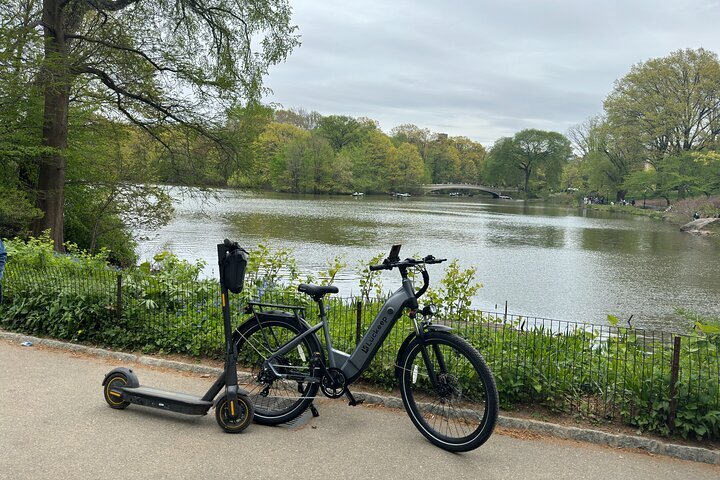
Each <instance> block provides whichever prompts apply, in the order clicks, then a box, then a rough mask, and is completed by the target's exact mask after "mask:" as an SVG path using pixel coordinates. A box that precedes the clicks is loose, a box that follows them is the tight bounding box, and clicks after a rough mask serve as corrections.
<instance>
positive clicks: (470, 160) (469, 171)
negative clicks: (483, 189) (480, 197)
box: [450, 137, 487, 183]
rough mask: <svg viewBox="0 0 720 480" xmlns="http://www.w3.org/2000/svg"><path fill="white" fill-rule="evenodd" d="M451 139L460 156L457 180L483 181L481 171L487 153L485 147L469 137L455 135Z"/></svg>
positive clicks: (466, 181)
mask: <svg viewBox="0 0 720 480" xmlns="http://www.w3.org/2000/svg"><path fill="white" fill-rule="evenodd" d="M450 141H451V142H452V144H453V146H454V147H455V150H457V152H458V155H459V157H460V166H459V170H460V171H459V176H458V177H457V178H455V180H456V181H459V182H463V183H482V182H481V181H480V172H481V171H482V163H483V161H484V160H485V155H486V154H487V152H486V151H485V147H483V146H482V145H481V144H480V143H477V142H473V141H472V140H470V139H469V138H467V137H453V138H451V139H450Z"/></svg>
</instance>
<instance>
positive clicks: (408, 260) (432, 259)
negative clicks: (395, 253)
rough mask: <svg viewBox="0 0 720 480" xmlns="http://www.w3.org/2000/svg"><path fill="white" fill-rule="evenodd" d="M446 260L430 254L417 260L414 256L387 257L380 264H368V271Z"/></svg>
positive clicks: (429, 263)
mask: <svg viewBox="0 0 720 480" xmlns="http://www.w3.org/2000/svg"><path fill="white" fill-rule="evenodd" d="M445 261H447V258H435V257H433V256H432V255H428V256H426V257H425V258H423V259H422V260H418V259H416V258H406V259H405V260H401V261H395V262H393V261H390V260H388V259H387V258H386V259H385V261H383V263H382V264H380V265H370V271H372V272H374V271H377V270H392V269H393V268H401V267H405V268H407V267H414V266H416V265H426V264H427V265H431V264H434V263H442V262H445Z"/></svg>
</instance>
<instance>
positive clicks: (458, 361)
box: [400, 332, 499, 452]
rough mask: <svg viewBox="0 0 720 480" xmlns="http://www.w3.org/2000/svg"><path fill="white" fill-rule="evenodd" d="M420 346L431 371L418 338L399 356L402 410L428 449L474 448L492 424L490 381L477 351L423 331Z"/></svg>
mask: <svg viewBox="0 0 720 480" xmlns="http://www.w3.org/2000/svg"><path fill="white" fill-rule="evenodd" d="M425 344H426V349H427V353H428V360H429V364H430V367H431V368H428V365H427V363H426V361H425V359H424V357H423V354H422V348H421V345H420V342H419V340H418V338H415V339H413V340H412V341H411V342H410V343H409V344H408V346H407V348H406V349H405V352H404V353H403V354H402V356H401V360H400V393H401V395H402V399H403V403H404V404H405V409H406V410H407V412H408V415H409V416H410V419H411V420H412V421H413V423H414V424H415V426H416V427H417V429H418V430H420V432H421V433H422V434H423V435H425V437H426V438H427V439H428V440H430V441H431V442H432V443H433V444H434V445H436V446H438V447H440V448H443V449H445V450H448V451H451V452H466V451H469V450H474V449H476V448H478V447H479V446H480V445H482V444H483V443H485V442H486V441H487V439H488V438H490V435H491V434H492V432H493V429H494V428H495V423H496V422H497V415H498V403H499V401H498V394H497V388H496V386H495V379H494V378H493V376H492V374H491V373H490V369H489V368H488V367H487V365H486V364H485V360H484V359H483V358H482V356H481V355H480V353H478V351H477V350H475V348H473V347H472V346H471V345H470V344H469V343H468V342H466V341H465V340H464V339H462V338H460V337H458V336H457V335H453V334H449V333H444V332H428V333H426V334H425ZM430 372H432V375H433V376H434V378H435V386H433V384H432V382H431V379H430V376H431V373H430Z"/></svg>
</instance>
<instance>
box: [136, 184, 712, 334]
mask: <svg viewBox="0 0 720 480" xmlns="http://www.w3.org/2000/svg"><path fill="white" fill-rule="evenodd" d="M216 193H217V199H216V200H215V201H206V200H199V199H193V198H189V197H186V198H179V199H178V201H177V204H176V217H175V219H174V220H173V221H172V222H171V223H170V224H169V225H168V226H166V227H164V228H163V229H161V230H159V231H156V232H140V234H141V235H142V236H143V237H145V238H144V239H143V240H142V241H141V242H140V245H139V254H140V255H141V257H142V258H150V257H151V256H152V255H153V254H154V253H157V252H159V251H162V250H170V251H172V252H174V253H176V254H177V255H178V256H180V257H181V258H185V259H188V260H195V259H202V260H205V261H206V262H207V266H206V268H205V271H204V274H205V275H208V276H214V275H216V272H217V267H216V263H217V253H216V249H215V244H216V243H218V242H219V241H222V239H223V238H225V237H227V238H231V239H233V240H237V241H239V242H240V244H241V245H244V246H246V248H248V249H249V248H252V247H253V246H255V245H257V244H258V243H262V242H264V243H267V244H268V245H269V246H271V247H273V248H280V247H283V248H290V249H292V250H293V251H294V252H295V258H296V259H297V263H298V265H299V267H300V270H301V272H312V273H314V274H316V273H317V272H318V271H320V270H323V269H325V268H326V266H327V264H328V261H329V260H331V259H332V258H334V257H335V256H338V255H339V256H341V257H343V258H344V260H345V261H346V262H347V263H348V264H349V266H348V267H346V269H345V270H344V271H341V273H340V274H339V275H338V277H337V278H336V282H335V284H336V285H337V286H338V287H339V288H340V290H341V292H340V293H341V295H350V294H351V293H357V292H358V291H359V287H358V281H357V280H358V274H357V270H358V268H360V265H361V264H362V265H366V264H367V263H368V262H369V259H370V258H372V257H373V256H375V255H376V254H379V253H387V252H388V251H389V249H390V246H391V245H393V244H395V243H401V244H403V251H402V253H401V256H402V257H403V258H404V257H405V256H425V255H427V254H432V255H435V256H436V257H446V258H449V259H454V258H457V259H459V260H460V265H461V267H463V268H469V267H475V268H476V269H477V280H478V281H479V282H480V283H482V284H483V288H482V289H480V291H479V293H478V295H477V298H475V299H474V302H473V304H474V306H475V307H476V308H480V309H482V310H493V311H495V310H497V311H502V310H504V306H505V302H506V301H507V303H508V312H509V313H514V314H521V315H531V316H539V317H547V318H554V319H560V320H568V321H587V322H592V323H605V322H606V318H607V315H608V314H612V315H616V316H617V317H619V318H621V319H627V318H628V317H630V315H633V322H632V323H633V325H634V326H637V327H644V328H655V329H664V330H678V329H685V328H687V326H688V325H691V322H689V321H688V320H682V319H681V317H679V316H678V315H677V314H676V313H675V309H676V308H677V307H682V308H686V309H689V310H692V311H694V312H697V313H700V314H704V315H714V316H720V306H719V304H718V298H720V261H718V259H719V258H720V242H718V241H717V240H713V239H710V238H706V237H697V236H692V235H689V234H685V233H681V232H680V231H679V228H678V227H677V226H674V225H669V224H666V223H664V222H660V221H657V220H650V219H647V218H645V217H640V216H637V217H635V216H629V215H622V214H609V213H604V212H594V211H585V210H583V209H578V208H568V207H555V206H547V205H543V204H534V203H526V202H522V201H515V200H494V199H489V198H487V197H480V196H475V197H449V196H439V195H431V196H420V197H410V198H402V199H394V198H392V197H390V196H365V197H352V196H314V195H289V194H278V193H249V192H240V191H235V190H218V191H216ZM444 265H445V264H443V265H438V266H431V267H429V271H430V275H431V279H433V280H434V281H435V282H439V280H440V278H441V276H442V273H441V272H442V271H443V270H444ZM382 279H383V285H384V286H385V289H386V290H391V289H393V290H394V289H395V288H396V286H397V285H398V284H399V275H398V274H397V272H385V273H383V274H382ZM435 284H437V283H435Z"/></svg>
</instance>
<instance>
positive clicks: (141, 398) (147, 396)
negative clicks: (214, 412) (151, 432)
mask: <svg viewBox="0 0 720 480" xmlns="http://www.w3.org/2000/svg"><path fill="white" fill-rule="evenodd" d="M118 390H121V391H122V393H123V400H124V401H126V402H130V403H133V404H135V405H143V406H146V407H152V408H159V409H162V410H170V411H172V412H178V413H185V414H188V415H205V414H206V413H207V412H208V410H210V407H212V405H213V402H208V401H206V400H203V399H201V398H200V397H198V396H195V395H190V394H187V393H180V392H169V391H167V390H161V389H159V388H153V387H145V386H142V385H141V386H139V387H120V388H118Z"/></svg>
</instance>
